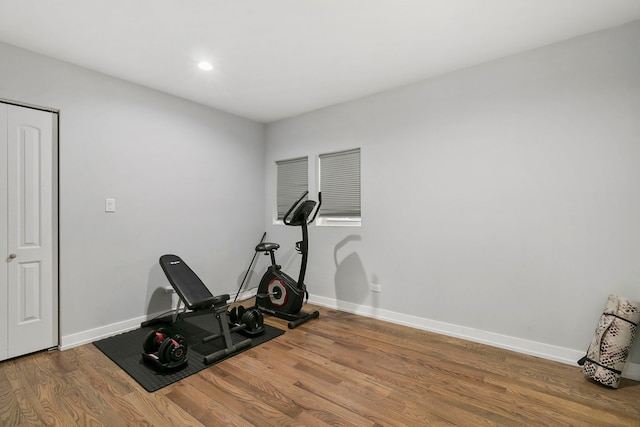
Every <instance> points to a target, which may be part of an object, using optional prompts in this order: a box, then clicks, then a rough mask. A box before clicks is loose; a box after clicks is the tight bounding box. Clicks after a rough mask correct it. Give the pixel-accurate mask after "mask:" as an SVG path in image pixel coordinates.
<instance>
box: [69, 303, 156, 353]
mask: <svg viewBox="0 0 640 427" xmlns="http://www.w3.org/2000/svg"><path fill="white" fill-rule="evenodd" d="M165 313H166V312H163V313H155V314H151V315H148V316H141V317H137V318H135V319H130V320H125V321H122V322H118V323H112V324H110V325H106V326H101V327H99V328H94V329H89V330H86V331H82V332H78V333H75V334H70V335H64V336H62V337H60V346H59V348H60V350H68V349H70V348H73V347H78V346H81V345H83V344H89V343H92V342H94V341H98V340H101V339H103V338H108V337H111V336H114V335H118V334H121V333H124V332H129V331H132V330H134V329H137V328H139V327H140V324H141V323H142V322H144V321H146V320H149V319H153V318H154V317H157V316H159V315H162V314H165ZM141 345H142V344H141Z"/></svg>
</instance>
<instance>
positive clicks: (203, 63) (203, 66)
mask: <svg viewBox="0 0 640 427" xmlns="http://www.w3.org/2000/svg"><path fill="white" fill-rule="evenodd" d="M198 68H200V69H201V70H205V71H211V70H213V65H211V62H207V61H201V62H200V63H199V64H198Z"/></svg>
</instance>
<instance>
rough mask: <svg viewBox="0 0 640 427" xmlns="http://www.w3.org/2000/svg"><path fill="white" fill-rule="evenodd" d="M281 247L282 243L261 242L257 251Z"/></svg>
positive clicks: (267, 250) (268, 250) (273, 249)
mask: <svg viewBox="0 0 640 427" xmlns="http://www.w3.org/2000/svg"><path fill="white" fill-rule="evenodd" d="M279 247H280V245H279V244H277V243H271V242H264V243H259V244H258V245H257V246H256V252H271V251H275V250H277V249H278V248H279Z"/></svg>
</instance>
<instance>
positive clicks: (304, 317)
mask: <svg viewBox="0 0 640 427" xmlns="http://www.w3.org/2000/svg"><path fill="white" fill-rule="evenodd" d="M308 193H309V192H308V191H305V192H304V194H303V195H302V196H301V197H300V198H299V199H298V200H297V201H296V202H295V203H294V204H293V205H292V206H291V208H289V210H288V211H287V213H286V214H285V215H284V218H283V222H284V224H285V225H288V226H292V227H301V228H302V240H301V241H299V242H297V243H296V250H297V251H298V253H299V254H301V255H302V261H301V262H300V275H299V276H298V280H297V281H296V280H294V279H293V278H292V277H291V276H289V275H287V274H286V273H285V272H283V271H282V270H281V268H282V267H281V266H280V265H278V264H276V257H275V251H276V250H278V248H279V247H280V245H279V244H277V243H272V242H261V243H259V244H258V245H257V246H256V253H257V252H264V254H265V255H269V256H270V257H271V265H270V266H269V267H267V271H266V272H265V273H264V275H263V276H262V279H260V284H259V285H258V291H257V293H256V308H258V309H259V310H260V311H261V312H263V313H266V314H270V315H272V316H275V317H279V318H281V319H285V320H288V321H289V323H288V327H289V329H293V328H295V327H297V326H300V325H302V324H303V323H305V322H308V321H309V320H311V319H315V318H317V317H319V316H320V313H319V312H318V311H313V312H311V313H306V312H304V311H301V309H302V305H303V304H304V303H306V300H308V299H309V293H308V292H307V287H306V285H305V284H304V276H305V273H306V270H307V257H308V255H309V237H308V231H307V226H308V225H309V224H311V223H312V222H313V221H314V220H315V218H316V215H317V214H318V211H319V210H320V205H321V204H322V195H321V194H320V193H318V205H317V206H316V202H315V201H313V200H304V201H303V199H304V198H305V197H306V196H307V194H308ZM314 208H315V209H314ZM314 210H315V212H314ZM312 213H313V216H311V214H312ZM309 217H311V219H309Z"/></svg>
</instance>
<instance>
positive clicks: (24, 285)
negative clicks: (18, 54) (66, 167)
mask: <svg viewBox="0 0 640 427" xmlns="http://www.w3.org/2000/svg"><path fill="white" fill-rule="evenodd" d="M0 105H2V108H1V109H0V115H2V114H4V115H5V117H6V118H5V119H4V121H2V122H0V124H1V123H5V126H4V127H5V129H4V130H2V129H1V128H0V133H2V134H3V137H2V138H3V139H4V141H5V143H4V147H3V148H2V150H3V151H4V152H5V153H6V157H5V156H3V157H5V159H6V161H5V162H4V163H5V165H4V166H0V169H2V168H6V169H5V170H6V172H7V173H6V174H4V173H3V174H2V176H3V177H6V182H2V180H3V178H0V183H1V184H2V185H0V187H5V190H0V191H6V196H5V197H4V200H5V201H4V202H0V203H4V204H6V210H4V209H3V210H4V211H5V212H7V215H6V217H5V218H6V223H0V227H3V228H5V230H6V239H5V241H6V242H7V247H6V252H5V254H6V255H5V265H6V271H5V272H4V273H6V275H4V277H6V278H7V280H6V290H4V289H0V292H6V293H5V294H6V298H1V299H0V301H2V302H0V311H4V313H3V314H2V317H3V318H6V323H5V322H3V323H4V324H5V325H6V331H5V332H1V333H0V334H5V335H6V338H5V341H6V345H5V346H0V347H6V353H3V352H2V350H1V349H0V360H2V359H6V358H10V357H15V356H19V355H22V354H26V353H31V352H33V351H37V350H42V349H45V348H50V347H54V346H56V345H57V344H58V322H57V320H58V313H57V281H56V280H55V278H54V271H55V266H54V232H55V227H54V218H55V217H56V215H55V211H54V207H55V200H54V195H55V194H56V190H55V188H54V185H55V182H56V180H55V179H54V153H55V151H54V150H55V148H56V138H57V120H56V115H55V114H54V113H50V112H47V111H40V110H35V109H30V108H24V107H17V106H14V105H6V104H0ZM2 207H3V208H4V206H2ZM3 217H4V215H3ZM4 302H6V304H4ZM0 329H2V326H0ZM0 338H2V335H0Z"/></svg>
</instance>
